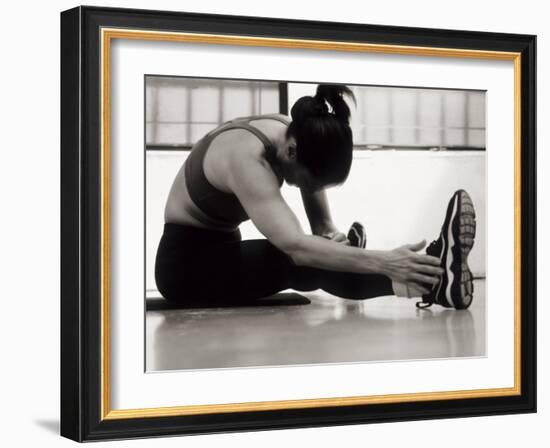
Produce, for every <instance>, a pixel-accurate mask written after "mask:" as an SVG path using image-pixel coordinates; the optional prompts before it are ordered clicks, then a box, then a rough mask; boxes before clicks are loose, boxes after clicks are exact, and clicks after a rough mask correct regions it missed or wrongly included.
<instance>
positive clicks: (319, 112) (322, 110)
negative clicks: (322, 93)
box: [313, 98, 330, 117]
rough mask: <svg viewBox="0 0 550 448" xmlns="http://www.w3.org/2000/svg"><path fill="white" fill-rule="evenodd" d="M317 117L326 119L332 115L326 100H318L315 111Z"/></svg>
mask: <svg viewBox="0 0 550 448" xmlns="http://www.w3.org/2000/svg"><path fill="white" fill-rule="evenodd" d="M313 111H314V114H315V116H318V117H324V116H327V115H329V114H330V112H329V110H328V106H327V103H326V101H325V99H324V98H317V101H316V102H315V107H314V109H313Z"/></svg>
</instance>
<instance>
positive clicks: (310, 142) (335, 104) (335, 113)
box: [287, 84, 357, 184]
mask: <svg viewBox="0 0 550 448" xmlns="http://www.w3.org/2000/svg"><path fill="white" fill-rule="evenodd" d="M344 93H345V94H347V95H349V96H350V97H351V98H352V99H353V102H354V104H355V105H357V102H356V99H355V95H354V94H353V92H352V91H351V90H350V89H349V88H348V87H346V86H344V85H335V84H320V85H318V86H317V92H316V93H315V95H314V96H303V97H301V98H300V99H298V100H297V101H296V102H295V103H294V105H293V106H292V109H291V111H290V114H291V117H292V122H291V123H290V125H289V126H288V129H287V137H289V136H293V137H294V138H295V139H296V151H297V155H296V157H297V160H298V161H299V162H301V163H302V164H303V165H304V166H305V167H306V168H307V169H308V170H309V171H310V172H311V174H312V175H313V176H314V177H315V178H317V179H322V180H323V181H324V182H326V183H336V184H340V183H342V182H344V181H345V180H346V179H347V177H348V174H349V171H350V168H351V161H352V158H353V134H352V131H351V128H350V126H349V119H350V115H351V113H350V109H349V107H348V105H347V104H346V101H345V100H344V98H343V94H344ZM328 106H330V108H331V110H329V107H328Z"/></svg>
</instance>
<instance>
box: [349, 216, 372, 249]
mask: <svg viewBox="0 0 550 448" xmlns="http://www.w3.org/2000/svg"><path fill="white" fill-rule="evenodd" d="M348 240H349V242H350V245H351V246H354V247H360V248H361V249H364V248H365V247H367V232H366V231H365V226H363V224H361V223H360V222H358V221H355V222H354V223H353V224H352V225H351V227H350V228H349V231H348Z"/></svg>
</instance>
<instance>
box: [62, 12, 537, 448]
mask: <svg viewBox="0 0 550 448" xmlns="http://www.w3.org/2000/svg"><path fill="white" fill-rule="evenodd" d="M60 37H61V42H60V43H61V397H60V399H61V435H62V436H64V437H67V438H70V439H72V440H76V441H79V442H82V441H92V440H105V439H123V438H144V437H156V436H167V435H185V434H199V433H215V432H234V431H251V430H268V429H281V428H299V427H315V426H330V425H343V424H364V423H373V422H392V421H404V420H419V419H434V418H451V417H467V416H481V415H498V414H510V413H529V412H536V381H537V379H536V147H535V142H536V60H535V58H536V56H535V55H536V36H532V35H519V34H504V33H491V32H477V31H459V30H443V29H423V28H405V27H395V26H382V25H366V24H358V23H338V22H317V21H309V20H287V19H275V18H265V17H244V16H230V15H215V14H197V13H187V12H172V11H149V10H133V9H115V8H101V7H84V6H81V7H77V8H74V9H71V10H67V11H64V12H62V13H61V36H60ZM116 40H134V41H144V42H172V43H174V44H177V43H178V42H187V43H196V44H197V45H205V44H207V45H238V46H240V47H242V50H243V51H246V50H247V49H262V48H286V49H290V50H295V49H300V50H304V51H305V50H311V51H328V52H333V53H338V52H346V53H352V54H357V55H361V54H366V53H370V54H381V55H403V56H410V57H411V58H414V57H418V58H420V57H427V58H429V57H439V58H453V59H456V60H482V61H485V60H487V61H509V62H510V63H511V64H513V83H512V84H511V85H510V92H509V94H510V95H512V96H513V104H514V119H513V123H514V129H513V136H514V142H513V148H514V156H513V157H514V179H509V181H510V182H513V186H514V198H513V210H514V216H510V219H511V220H513V229H514V233H513V234H514V241H508V243H509V244H513V247H514V248H513V253H514V260H511V261H510V262H513V263H514V279H513V284H514V287H513V289H514V290H513V291H510V294H511V296H512V297H513V304H514V305H513V306H514V309H513V313H514V315H513V338H511V340H512V341H513V347H511V350H513V360H514V361H513V366H511V367H510V368H511V369H512V370H513V385H512V386H510V387H494V388H479V389H475V388H474V389H471V390H452V391H448V390H447V391H437V392H416V391H414V390H410V391H406V392H404V393H400V394H388V395H383V394H382V395H367V396H363V395H361V396H340V397H328V398H327V397H325V396H318V397H313V398H309V399H299V400H275V401H257V402H256V401H255V402H246V401H243V402H232V403H219V404H216V403H214V404H204V405H196V404H193V405H189V404H188V403H185V402H182V403H181V405H179V406H166V407H146V408H132V409H113V408H112V407H111V394H112V392H113V385H112V384H111V376H110V374H111V371H110V363H111V356H112V352H111V348H112V346H111V344H110V341H111V334H110V331H111V325H110V317H111V313H112V309H113V303H112V302H111V284H112V282H113V281H115V280H116V279H115V278H113V277H112V273H111V270H110V261H111V258H110V251H111V245H112V244H114V242H115V241H116V238H117V236H116V235H113V234H112V233H111V232H110V222H111V216H112V212H113V206H114V205H113V202H112V201H111V197H110V186H111V182H112V180H113V178H112V176H113V172H112V166H111V160H112V153H111V138H112V135H113V129H112V128H111V126H110V124H111V122H110V118H111V112H112V111H111V108H110V106H111V101H110V100H111V95H112V94H113V92H112V91H111V85H110V83H109V79H110V75H111V69H112V67H113V60H112V59H111V56H112V53H111V45H112V43H113V42H114V41H116ZM511 200H512V199H511ZM136 244H137V243H136ZM138 342H139V341H138Z"/></svg>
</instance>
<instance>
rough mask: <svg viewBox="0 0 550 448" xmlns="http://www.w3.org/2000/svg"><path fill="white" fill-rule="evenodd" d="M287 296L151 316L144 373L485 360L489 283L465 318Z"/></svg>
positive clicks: (391, 300) (385, 302)
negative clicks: (248, 304)
mask: <svg viewBox="0 0 550 448" xmlns="http://www.w3.org/2000/svg"><path fill="white" fill-rule="evenodd" d="M288 292H292V291H287V294H286V296H285V298H284V300H282V301H281V303H282V304H279V303H278V302H277V300H276V298H274V299H273V300H272V301H271V302H267V303H264V304H263V305H262V306H257V307H244V308H211V309H187V310H181V309H158V308H157V309H154V310H152V311H147V313H146V335H147V337H146V338H147V347H146V363H147V371H159V370H181V369H212V368H230V367H254V366H276V365H296V364H315V363H344V362H364V361H387V360H406V359H426V358H448V357H457V356H468V357H471V356H484V355H485V340H486V331H485V330H486V314H485V313H486V311H485V310H486V306H485V280H475V282H474V301H473V303H472V305H471V306H470V308H469V309H468V310H461V311H457V310H453V309H446V308H442V307H440V306H438V305H434V306H432V307H431V308H430V309H428V310H418V309H416V307H415V305H414V303H415V302H416V299H406V298H401V297H394V296H387V297H379V298H375V299H369V300H364V301H354V300H346V299H341V298H338V297H336V296H332V295H330V294H328V293H326V292H324V291H322V290H318V291H313V292H307V293H300V295H301V296H303V297H300V296H293V295H292V294H288ZM283 296H284V294H283ZM292 297H297V298H298V299H297V300H292ZM304 297H305V298H307V299H309V302H310V303H307V302H308V300H305V299H304Z"/></svg>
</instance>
